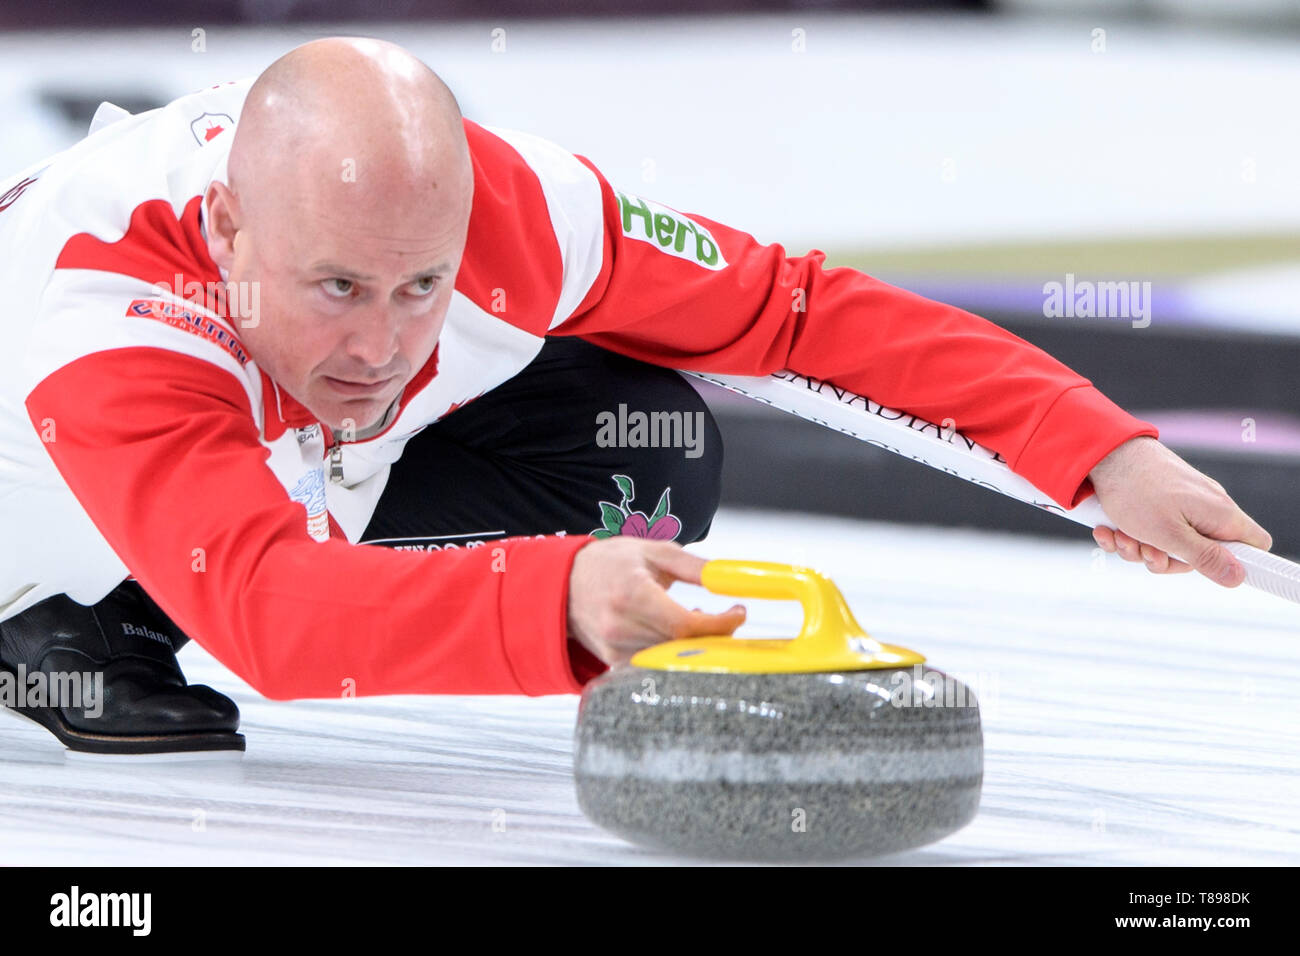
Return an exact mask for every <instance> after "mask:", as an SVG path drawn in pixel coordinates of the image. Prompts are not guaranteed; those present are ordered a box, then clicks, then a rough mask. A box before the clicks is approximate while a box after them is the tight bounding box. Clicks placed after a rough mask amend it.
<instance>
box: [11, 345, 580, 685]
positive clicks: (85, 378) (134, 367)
mask: <svg viewBox="0 0 1300 956" xmlns="http://www.w3.org/2000/svg"><path fill="white" fill-rule="evenodd" d="M27 410H28V414H29V415H30V417H31V419H32V421H33V422H34V423H38V422H43V421H52V422H54V423H55V426H56V427H55V435H56V440H55V441H53V442H50V443H48V444H47V445H46V447H47V449H48V451H49V453H50V456H51V457H52V458H53V460H54V463H55V465H56V466H57V467H58V469H59V471H60V473H61V474H62V475H63V477H64V480H65V481H66V482H67V484H68V486H69V487H70V489H71V490H72V492H73V494H74V495H76V497H77V499H78V501H79V502H80V503H81V505H82V507H83V508H84V509H85V510H86V512H87V514H88V515H89V516H90V518H91V519H92V520H93V521H94V522H95V525H96V526H97V527H98V529H99V531H100V533H101V534H102V535H103V536H104V538H105V539H106V540H107V541H108V543H109V544H110V546H111V547H112V548H113V550H114V551H115V552H116V553H117V554H118V556H119V557H120V558H121V560H122V561H123V563H125V564H126V566H127V568H129V569H130V571H131V573H132V574H133V575H135V577H136V578H137V579H138V580H139V582H140V584H141V586H142V587H143V588H144V589H145V590H146V591H147V592H148V593H149V594H150V595H151V596H153V597H154V599H155V600H157V601H158V603H159V604H160V605H161V606H162V608H163V610H164V611H166V612H167V614H168V615H169V616H170V617H172V619H173V620H175V621H176V623H177V624H178V625H179V626H180V627H181V628H182V629H183V630H184V631H185V632H186V633H188V634H189V635H190V636H191V637H192V638H193V639H194V640H195V641H197V642H198V643H199V644H200V645H201V646H202V647H204V648H205V649H206V650H208V651H209V652H211V653H212V654H213V656H215V657H216V658H217V659H218V660H220V661H221V662H222V663H224V664H225V665H226V666H227V667H229V668H230V669H231V670H232V671H234V672H235V673H236V674H238V675H239V676H240V677H241V678H243V679H244V680H246V681H247V682H248V683H249V684H251V685H252V686H253V687H254V688H255V689H256V690H258V691H259V692H261V693H263V694H265V695H266V696H268V697H272V698H277V699H289V698H298V697H337V696H340V695H341V694H342V693H343V692H344V690H345V689H348V690H351V691H352V692H353V693H355V694H357V695H371V694H429V693H462V694H495V693H509V694H529V695H538V694H550V693H566V692H574V691H577V690H579V689H580V688H581V684H580V682H579V681H578V680H577V679H575V676H574V674H573V672H572V669H571V662H570V658H569V654H568V646H567V630H566V623H567V613H568V609H567V603H566V602H567V592H568V579H569V574H570V569H571V566H572V563H573V558H574V555H575V554H576V553H577V552H578V550H579V549H580V548H582V547H583V546H584V545H586V544H587V543H588V540H587V539H583V538H580V537H575V538H548V539H540V540H532V539H508V540H505V541H501V542H494V543H493V544H492V546H490V547H489V546H484V547H482V548H476V549H465V550H458V551H443V552H434V553H415V552H398V551H391V550H388V549H385V548H380V547H371V546H356V545H351V544H348V543H347V542H346V541H343V540H330V541H324V542H318V541H315V540H313V539H312V538H311V537H310V536H309V535H308V534H307V530H306V513H305V510H304V509H303V507H302V505H300V504H298V503H296V502H294V501H293V500H291V499H290V498H289V496H288V495H287V493H286V492H285V490H284V488H283V487H282V486H281V485H280V483H279V482H278V481H277V480H276V479H275V477H274V475H272V473H271V471H270V470H269V469H268V468H267V466H266V457H267V454H268V453H267V451H266V449H265V448H264V447H263V446H262V445H261V443H260V442H259V440H258V435H257V430H256V428H255V427H254V425H253V422H252V418H251V414H250V408H249V404H248V399H247V396H246V395H245V393H244V390H243V387H242V386H241V385H240V384H239V383H238V382H237V381H236V379H235V378H234V377H233V376H231V375H230V374H228V373H226V372H224V371H222V370H220V369H218V368H216V367H215V366H213V365H210V364H209V363H207V362H203V361H200V360H196V359H193V358H190V357H187V356H183V355H178V354H176V353H173V352H168V351H166V350H164V349H157V348H125V349H117V350H112V351H107V352H98V353H94V354H92V355H89V356H86V357H84V358H80V359H77V360H76V361H74V362H72V363H70V364H68V365H66V366H64V367H62V368H61V369H59V370H58V371H56V372H54V373H53V374H51V375H50V376H48V377H47V378H46V379H45V380H44V381H43V382H42V383H41V384H40V385H39V386H37V387H36V388H35V389H34V390H33V391H32V392H31V394H30V395H29V397H28V399H27ZM348 682H350V683H348Z"/></svg>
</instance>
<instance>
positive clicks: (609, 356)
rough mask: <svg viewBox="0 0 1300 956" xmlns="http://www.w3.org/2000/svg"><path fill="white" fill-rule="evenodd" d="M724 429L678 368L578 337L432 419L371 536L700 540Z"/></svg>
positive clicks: (407, 541)
mask: <svg viewBox="0 0 1300 956" xmlns="http://www.w3.org/2000/svg"><path fill="white" fill-rule="evenodd" d="M721 471H722V438H721V435H720V434H719V432H718V426H717V423H716V422H715V421H714V420H713V416H712V415H711V414H710V413H709V410H708V408H707V406H706V405H705V404H704V401H703V400H702V399H701V398H700V397H699V395H698V393H696V391H695V389H693V388H692V387H691V386H690V385H689V384H688V383H687V382H686V380H685V379H684V378H682V376H681V375H679V374H678V373H677V372H674V371H672V370H671V369H664V368H659V367H657V366H653V365H647V364H645V363H643V362H638V361H636V360H634V359H630V358H627V357H625V356H621V355H617V354H615V353H613V352H609V351H606V350H605V349H602V348H599V347H597V346H595V345H592V344H590V343H588V342H584V341H582V340H581V339H576V338H552V339H548V340H547V342H546V344H545V345H544V346H543V347H542V350H541V352H540V353H539V354H538V355H537V357H536V358H535V359H534V360H533V362H532V363H531V364H530V365H528V366H527V367H526V368H525V369H524V370H523V371H521V372H520V373H519V374H518V375H516V376H515V377H514V378H512V379H510V380H509V381H506V382H504V383H502V384H501V385H499V386H498V387H496V388H494V389H492V390H491V391H489V392H487V393H486V394H484V395H482V396H480V397H479V398H477V399H475V400H474V401H472V402H469V403H468V404H466V405H465V406H463V407H461V408H458V409H457V410H456V411H454V412H452V413H451V414H450V415H448V416H446V417H445V418H443V419H442V420H441V421H439V422H436V423H435V424H433V425H430V426H429V427H427V428H425V429H424V430H423V431H421V432H420V433H419V434H417V435H416V436H415V437H414V438H412V439H411V440H410V441H409V442H408V443H407V445H406V448H405V449H404V451H403V452H402V457H401V459H399V460H398V461H397V462H396V463H395V464H394V465H393V466H392V471H391V474H390V476H389V480H388V484H387V486H386V487H385V489H384V493H383V495H382V496H381V497H380V500H379V503H378V505H377V506H376V509H375V513H374V515H373V517H372V518H371V521H370V525H369V527H367V529H366V532H365V535H364V536H363V538H362V541H363V542H366V543H371V544H382V545H387V546H390V547H399V548H410V549H414V550H438V549H442V548H447V547H476V546H478V545H479V543H480V542H484V541H488V540H491V539H494V538H502V537H507V536H515V535H542V534H545V535H550V534H557V533H564V534H569V535H574V534H582V535H586V534H592V533H595V534H596V535H597V536H598V537H608V536H611V535H613V534H622V535H629V536H637V537H648V538H655V539H659V540H672V541H677V542H678V543H682V544H684V543H687V542H690V541H698V540H700V539H702V538H703V537H704V536H705V535H706V534H707V533H708V530H709V525H710V524H711V523H712V521H713V514H714V512H715V511H716V510H717V507H718V501H719V498H720V495H721Z"/></svg>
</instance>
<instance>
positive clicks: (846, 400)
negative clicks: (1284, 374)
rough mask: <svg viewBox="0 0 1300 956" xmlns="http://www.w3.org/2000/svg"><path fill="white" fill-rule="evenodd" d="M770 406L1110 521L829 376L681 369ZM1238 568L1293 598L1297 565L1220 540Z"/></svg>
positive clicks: (1250, 579) (1042, 502)
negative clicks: (1057, 498)
mask: <svg viewBox="0 0 1300 956" xmlns="http://www.w3.org/2000/svg"><path fill="white" fill-rule="evenodd" d="M683 374H685V375H692V376H694V377H696V378H699V379H703V380H704V381H706V382H712V383H713V384H715V385H720V386H722V387H723V388H726V389H730V390H731V391H733V392H737V393H738V394H741V395H744V396H745V397H746V398H752V399H754V400H756V401H759V402H762V403H763V404H764V405H770V406H772V407H773V408H776V409H779V410H781V411H783V412H790V413H791V414H793V415H797V416H799V417H800V418H804V419H807V420H808V421H811V422H816V423H817V424H818V425H824V426H825V427H827V428H833V429H835V430H836V431H839V432H843V433H844V434H846V435H851V436H853V437H854V438H857V439H859V440H860V441H864V442H866V443H868V444H870V445H876V446H877V447H879V448H883V449H885V450H886V451H892V452H893V453H895V454H897V455H903V456H904V457H906V458H911V459H912V460H914V461H919V462H920V463H921V464H923V465H929V466H930V467H931V468H937V469H939V470H940V471H945V472H947V473H948V474H950V475H955V476H956V477H958V478H963V479H965V480H966V481H969V482H973V483H974V484H977V485H981V486H983V487H985V488H988V489H989V490H991V491H998V492H1001V493H1002V494H1004V495H1007V496H1008V497H1011V498H1015V499H1016V500H1017V501H1023V502H1024V503H1025V504H1030V505H1034V506H1035V507H1038V508H1041V509H1043V510H1044V511H1050V512H1052V513H1053V514H1057V515H1060V516H1061V517H1063V518H1069V519H1070V520H1071V521H1076V522H1078V523H1079V524H1082V525H1086V526H1088V527H1089V528H1094V527H1097V526H1099V525H1100V526H1104V527H1107V528H1114V527H1115V523H1114V522H1113V521H1111V520H1110V518H1108V517H1107V516H1106V512H1105V511H1103V510H1102V507H1101V504H1100V503H1099V502H1098V501H1097V496H1096V495H1092V496H1090V497H1088V498H1086V499H1085V500H1084V501H1082V502H1080V503H1079V505H1078V506H1077V507H1074V508H1063V507H1061V506H1060V505H1058V504H1057V503H1056V502H1054V501H1052V500H1051V499H1050V498H1048V497H1047V496H1046V495H1045V494H1043V493H1042V492H1041V491H1040V490H1038V488H1036V487H1034V486H1033V485H1032V484H1030V483H1029V482H1028V481H1026V480H1025V479H1024V478H1022V477H1020V476H1019V475H1017V474H1016V473H1015V472H1013V471H1012V470H1011V469H1010V468H1009V467H1008V466H1007V463H1006V461H1005V460H1003V459H1002V458H1001V457H1000V456H999V455H998V454H997V453H996V452H993V451H991V450H990V449H988V448H985V447H983V446H982V445H977V444H976V443H974V442H973V441H971V440H970V439H968V438H966V437H965V436H964V435H962V434H961V432H959V431H957V430H956V429H955V428H954V427H953V423H952V422H943V423H940V424H935V423H933V422H927V421H925V420H924V419H922V418H918V417H917V416H915V415H910V414H907V413H906V412H899V411H896V410H894V409H891V408H886V407H885V406H882V405H880V404H879V403H877V402H873V401H872V400H871V399H869V398H866V397H865V396H862V395H856V394H854V393H853V392H850V391H847V390H845V389H843V388H839V387H838V386H835V385H831V384H830V383H829V382H820V381H818V380H816V379H810V378H807V377H806V376H803V375H799V374H797V373H795V372H790V371H782V372H776V373H774V374H772V375H768V376H762V377H757V378H756V377H751V376H743V375H718V374H714V373H711V372H710V373H704V372H683ZM1224 544H1225V546H1226V547H1227V548H1228V550H1229V551H1231V552H1232V553H1233V554H1234V555H1235V556H1236V557H1237V560H1239V561H1240V562H1241V563H1242V565H1243V566H1244V567H1245V569H1246V583H1247V584H1249V585H1251V586H1253V587H1256V588H1259V589H1261V590H1263V591H1268V592H1269V593H1270V594H1275V595H1277V596H1278V597H1281V598H1285V599H1286V600H1288V601H1293V602H1295V603H1297V604H1300V564H1296V563H1295V562H1293V561H1288V560H1287V559H1286V558H1281V557H1278V556H1277V555H1275V554H1270V553H1269V552H1267V551H1262V550H1260V549H1259V548H1256V547H1253V546H1252V545H1249V544H1245V543H1243V542H1240V541H1233V542H1224Z"/></svg>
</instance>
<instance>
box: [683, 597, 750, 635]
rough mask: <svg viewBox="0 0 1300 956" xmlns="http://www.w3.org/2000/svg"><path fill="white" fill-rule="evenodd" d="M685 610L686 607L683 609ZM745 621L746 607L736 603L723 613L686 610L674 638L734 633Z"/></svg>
mask: <svg viewBox="0 0 1300 956" xmlns="http://www.w3.org/2000/svg"><path fill="white" fill-rule="evenodd" d="M683 610H685V609H683ZM744 623H745V608H744V606H742V605H740V604H735V605H732V606H731V607H729V608H728V609H727V610H725V611H723V612H722V613H721V614H707V613H705V612H704V611H701V610H698V609H696V610H694V611H686V614H685V615H684V616H683V617H681V618H679V620H678V628H677V631H676V633H675V634H674V635H673V636H674V638H677V639H680V638H683V637H708V636H710V635H713V634H718V635H722V634H732V633H734V632H735V630H736V628H738V627H740V625H742V624H744Z"/></svg>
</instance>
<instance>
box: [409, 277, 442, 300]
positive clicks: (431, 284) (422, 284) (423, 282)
mask: <svg viewBox="0 0 1300 956" xmlns="http://www.w3.org/2000/svg"><path fill="white" fill-rule="evenodd" d="M436 288H438V277H437V276H420V278H418V279H416V280H415V281H414V282H412V283H411V293H412V294H413V295H417V296H426V295H428V294H429V293H431V292H432V291H433V290H434V289H436Z"/></svg>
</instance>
